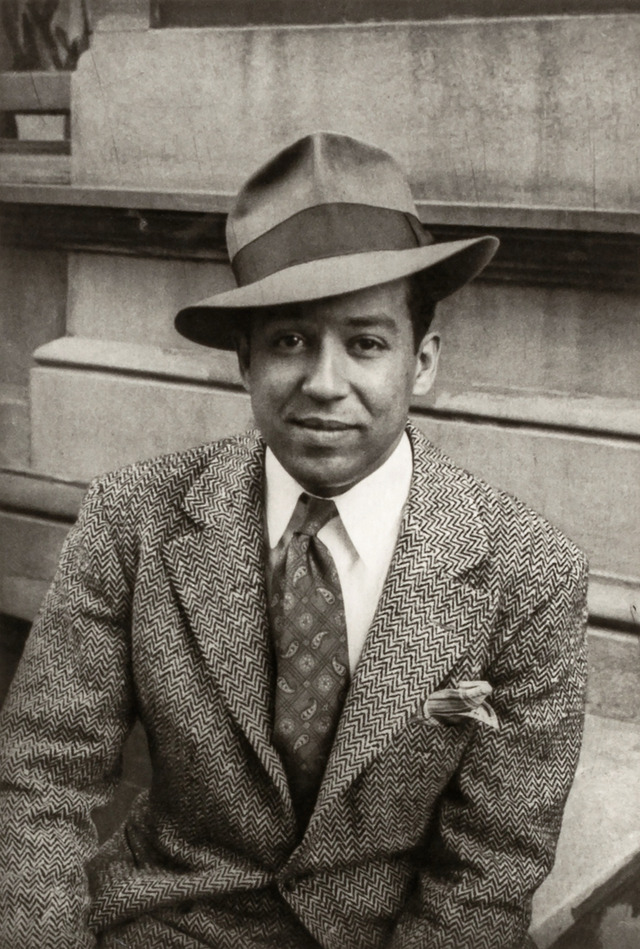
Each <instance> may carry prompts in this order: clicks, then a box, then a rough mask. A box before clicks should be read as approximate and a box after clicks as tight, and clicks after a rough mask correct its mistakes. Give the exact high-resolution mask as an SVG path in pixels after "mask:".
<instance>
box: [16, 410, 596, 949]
mask: <svg viewBox="0 0 640 949" xmlns="http://www.w3.org/2000/svg"><path fill="white" fill-rule="evenodd" d="M409 434H410V438H411V441H412V445H413V451H414V477H413V482H412V487H411V492H410V497H409V500H408V503H407V506H406V509H405V513H404V517H403V521H402V526H401V530H400V535H399V539H398V544H397V548H396V551H395V554H394V557H393V561H392V564H391V567H390V571H389V575H388V579H387V582H386V586H385V588H384V592H383V594H382V598H381V601H380V604H379V608H378V611H377V614H376V617H375V619H374V621H373V624H372V627H371V629H370V632H369V635H368V639H367V641H366V644H365V647H364V651H363V654H362V658H361V660H360V663H359V665H358V667H357V670H356V672H355V675H354V677H353V681H352V686H351V690H350V693H349V695H348V698H347V702H346V706H345V708H344V712H343V715H342V718H341V722H340V725H339V729H338V733H337V737H336V740H335V745H334V748H333V751H332V753H331V757H330V760H329V763H328V767H327V771H326V775H325V778H324V781H323V784H322V788H321V791H320V796H319V799H318V803H317V807H316V810H315V812H314V815H313V817H312V819H311V822H310V824H309V827H308V830H307V832H306V833H305V836H304V839H303V840H302V841H301V842H300V841H297V840H296V838H295V831H294V827H295V823H294V814H293V810H292V805H291V800H290V797H289V792H288V788H287V782H286V779H285V774H284V771H283V768H282V764H281V762H280V760H279V758H278V755H277V753H276V752H275V750H274V748H273V746H272V744H271V716H272V707H271V706H272V699H271V696H272V678H273V666H272V657H271V645H270V634H269V628H268V620H267V614H266V608H265V593H264V576H263V536H262V531H263V527H262V524H263V511H262V493H263V484H262V478H263V454H264V446H263V444H262V443H261V441H260V440H259V438H258V437H257V436H256V435H254V434H249V435H245V436H241V437H237V438H232V439H229V440H226V441H223V442H219V443H217V444H213V445H210V446H207V447H203V448H197V449H194V450H192V451H188V452H186V453H182V454H176V455H172V456H169V457H164V458H160V459H156V460H154V461H150V462H145V463H142V464H137V465H134V466H131V467H129V468H126V469H124V470H122V471H118V472H116V473H114V474H111V475H107V476H106V477H104V478H101V479H98V480H97V481H96V482H95V483H94V484H93V486H92V487H91V489H90V491H89V493H88V496H87V498H86V501H85V504H84V506H83V508H82V512H81V514H80V517H79V520H78V523H77V525H76V527H75V528H74V529H73V530H72V532H71V534H70V536H69V538H68V541H67V543H66V545H65V549H64V552H63V555H62V559H61V562H60V567H59V570H58V573H57V576H56V578H55V581H54V583H53V586H52V588H51V590H50V592H49V594H48V597H47V599H46V601H45V604H44V606H43V609H42V611H41V614H40V617H39V620H38V622H37V623H36V625H35V627H34V629H33V632H32V634H31V636H30V638H29V640H28V643H27V646H26V651H25V655H24V657H23V661H22V663H21V667H20V669H19V671H18V674H17V677H16V679H15V680H14V683H13V686H12V689H11V691H10V695H9V699H8V701H7V703H6V705H5V708H4V713H3V718H2V724H1V735H2V757H1V761H2V764H1V774H0V777H1V780H2V787H3V789H4V793H3V824H2V830H1V832H0V864H1V867H2V874H1V880H2V893H1V895H0V906H1V907H2V914H3V915H2V924H1V933H2V940H1V945H2V947H3V949H56V947H72V946H73V947H85V946H90V945H93V944H94V939H95V936H94V933H98V934H99V939H100V945H101V946H103V947H109V949H116V947H118V949H119V947H127V949H154V947H158V949H164V947H181V949H197V947H198V949H202V947H204V946H213V947H218V949H257V947H262V949H264V947H278V949H311V947H315V949H317V947H318V946H322V947H325V949H365V947H366V949H378V947H389V949H391V947H393V949H413V947H416V949H417V947H420V949H443V947H451V949H454V947H455V949H490V947H491V949H497V947H500V949H506V947H515V946H519V945H520V944H521V943H522V940H523V938H524V936H525V932H526V929H527V925H528V919H529V904H530V897H531V895H532V893H533V891H534V890H535V888H536V887H537V886H538V885H539V884H540V882H541V881H542V879H543V878H544V877H545V875H546V874H547V873H548V871H549V869H550V867H551V865H552V861H553V854H554V848H555V844H556V837H557V834H558V831H559V827H560V819H561V813H562V808H563V803H564V801H565V798H566V795H567V793H568V790H569V786H570V784H571V780H572V777H573V773H574V769H575V766H576V762H577V757H578V746H579V742H580V732H581V723H582V716H583V690H584V681H585V660H584V653H583V644H584V619H585V618H584V603H585V575H586V571H585V561H584V558H583V555H582V554H581V553H580V552H579V551H578V550H577V549H576V548H575V547H574V546H573V545H572V544H571V543H570V542H569V541H568V540H566V538H564V537H563V536H562V535H561V534H560V533H559V532H558V531H556V530H555V529H554V528H552V527H550V526H549V525H548V524H547V523H546V522H544V521H543V520H542V519H541V518H540V517H538V516H537V515H535V514H533V513H532V512H530V511H529V510H527V509H526V508H524V507H523V506H522V505H521V504H520V503H519V502H517V501H516V500H514V499H513V498H511V497H508V496H505V495H504V494H501V493H499V492H497V491H494V490H492V489H491V488H489V487H487V486H486V485H484V484H481V483H479V482H478V481H477V480H476V479H475V478H473V477H472V476H471V475H469V474H467V473H465V472H463V471H461V470H460V469H458V468H457V467H455V466H454V465H453V464H452V463H451V462H450V461H448V460H447V459H446V458H445V457H444V456H442V455H441V454H440V453H439V452H438V451H437V450H436V449H435V448H433V446H431V445H430V444H429V442H427V441H426V439H425V438H424V437H423V436H422V435H420V434H419V433H418V432H417V431H415V430H414V429H413V428H410V429H409ZM372 517H375V512H372ZM453 677H455V678H457V679H486V680H488V681H489V682H490V683H491V684H492V685H493V688H494V693H493V696H492V702H493V706H494V709H495V711H496V713H497V716H498V718H499V721H500V729H499V730H497V731H494V730H493V729H491V728H489V727H487V726H485V725H482V724H480V723H474V722H472V721H470V720H469V721H468V722H467V723H466V724H435V725H434V724H431V723H429V722H428V721H427V719H425V717H424V714H423V705H424V702H425V699H426V698H427V697H428V696H429V695H430V694H431V693H432V692H433V691H434V690H436V689H438V688H441V687H442V686H443V685H444V684H446V683H447V682H449V681H450V680H451V679H452V678H453ZM136 715H137V716H139V717H140V718H141V719H142V722H143V723H144V726H145V729H146V732H147V735H148V739H149V745H150V752H151V757H152V762H153V784H152V787H151V789H150V791H149V792H148V793H145V794H144V795H143V796H142V797H141V798H140V799H138V801H137V803H136V804H135V805H134V808H133V811H132V813H131V814H130V816H129V818H128V820H127V821H126V823H125V825H124V826H123V827H122V829H121V831H119V832H118V833H117V834H116V836H115V837H114V838H113V839H112V840H110V841H109V842H108V843H107V844H106V845H105V846H104V847H103V848H102V849H101V850H100V851H97V845H96V838H95V832H94V829H93V826H92V823H91V819H90V814H91V810H92V809H93V808H95V807H97V806H98V805H104V804H105V803H106V802H107V801H108V799H109V796H110V794H111V792H112V790H113V787H114V784H115V782H116V781H117V778H118V771H119V761H120V755H121V749H122V744H123V742H124V740H125V738H126V735H127V733H128V731H129V729H130V727H131V724H132V722H133V720H134V717H135V716H136Z"/></svg>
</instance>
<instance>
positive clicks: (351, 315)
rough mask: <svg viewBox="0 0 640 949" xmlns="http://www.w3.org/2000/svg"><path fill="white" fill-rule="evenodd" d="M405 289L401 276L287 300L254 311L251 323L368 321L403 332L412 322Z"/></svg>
mask: <svg viewBox="0 0 640 949" xmlns="http://www.w3.org/2000/svg"><path fill="white" fill-rule="evenodd" d="M408 291H409V282H408V280H407V279H406V278H403V279H401V280H394V281H393V282H392V283H385V284H379V285H377V286H374V287H367V288H366V289H364V290H356V291H354V292H353V293H345V294H343V295H342V296H337V297H327V298H325V299H322V300H309V301H303V302H301V303H288V304H286V305H284V306H280V307H270V308H269V309H265V310H263V311H255V312H254V321H253V322H254V325H255V324H256V323H258V324H259V325H269V324H271V323H274V322H282V321H285V322H312V323H322V324H337V325H345V326H350V325H358V326H364V325H366V324H370V325H378V326H380V327H381V328H383V327H386V328H387V329H389V330H395V331H402V330H403V329H404V328H405V327H406V326H409V325H410V321H411V316H410V310H409V304H408V300H409V292H408ZM255 317H257V320H256V319H255Z"/></svg>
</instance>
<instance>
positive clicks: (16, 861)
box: [0, 483, 133, 949]
mask: <svg viewBox="0 0 640 949" xmlns="http://www.w3.org/2000/svg"><path fill="white" fill-rule="evenodd" d="M129 608H130V594H129V589H128V586H127V583H126V582H125V579H124V572H123V569H122V565H121V563H120V561H119V558H118V555H117V552H116V546H115V544H114V542H113V539H112V536H111V531H110V529H109V524H108V521H107V517H106V515H105V512H104V504H103V492H102V487H101V485H100V483H96V484H95V485H94V486H93V487H92V488H91V490H90V491H89V493H88V495H87V497H86V499H85V502H84V504H83V507H82V510H81V512H80V516H79V519H78V522H77V524H76V526H75V527H74V528H73V529H72V531H71V532H70V534H69V536H68V538H67V541H66V543H65V546H64V548H63V552H62V555H61V559H60V563H59V566H58V571H57V573H56V577H55V579H54V582H53V585H52V587H51V589H50V591H49V593H48V595H47V597H46V599H45V602H44V604H43V607H42V610H41V612H40V615H39V617H38V619H37V621H36V623H35V624H34V627H33V629H32V632H31V634H30V636H29V639H28V640H27V644H26V646H25V652H24V655H23V657H22V660H21V663H20V666H19V668H18V671H17V673H16V677H15V679H14V681H13V683H12V686H11V689H10V691H9V695H8V697H7V701H6V703H5V706H4V708H3V711H2V715H1V717H0V906H1V907H2V911H1V913H0V917H1V921H0V947H1V949H17V947H20V949H32V947H33V949H48V947H53V946H55V947H59V949H63V947H64V949H67V947H73V949H79V947H88V946H91V945H93V944H94V939H93V937H92V935H91V934H90V932H89V930H88V929H87V926H86V912H87V909H88V902H89V897H88V892H87V880H86V874H85V865H86V862H87V861H88V859H89V858H90V857H91V856H92V855H93V853H94V852H95V849H96V846H97V842H96V832H95V828H94V825H93V822H92V820H91V811H92V810H93V809H94V808H95V807H97V806H102V805H104V804H105V803H107V802H108V800H109V799H110V797H111V795H112V792H113V789H114V787H115V783H116V781H117V778H118V777H119V770H120V758H121V749H122V745H123V742H124V740H125V737H126V735H127V732H128V730H129V728H130V725H131V720H132V714H133V713H132V688H131V683H130V679H129V636H128V633H127V629H128V625H129Z"/></svg>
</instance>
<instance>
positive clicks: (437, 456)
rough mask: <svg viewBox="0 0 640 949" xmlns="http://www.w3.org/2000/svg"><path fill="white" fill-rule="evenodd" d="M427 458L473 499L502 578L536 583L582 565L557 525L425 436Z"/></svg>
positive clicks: (551, 580) (553, 581)
mask: <svg viewBox="0 0 640 949" xmlns="http://www.w3.org/2000/svg"><path fill="white" fill-rule="evenodd" d="M426 450H427V452H428V454H429V457H430V460H431V463H432V464H433V465H434V466H435V468H436V470H438V471H439V473H440V477H441V478H442V479H443V481H449V482H450V483H452V484H455V485H456V488H457V490H458V491H460V492H462V494H463V495H464V496H465V498H466V499H467V500H469V501H471V503H472V504H473V506H474V508H475V510H476V511H477V515H478V518H479V520H480V522H481V524H482V530H483V532H484V534H485V536H486V541H487V544H488V549H489V557H490V560H491V561H492V562H493V563H494V564H495V566H496V567H497V568H498V569H499V571H500V572H501V574H502V576H503V577H504V579H505V582H508V580H509V578H511V579H512V580H513V582H519V583H522V582H524V581H525V580H526V581H529V582H531V583H533V584H534V585H539V586H542V587H545V586H547V587H548V586H549V585H550V584H557V583H558V582H560V581H561V580H562V578H563V577H565V576H567V575H568V574H569V573H573V574H575V575H581V574H583V573H585V572H586V571H587V568H588V564H587V558H586V555H585V553H584V551H582V550H581V549H580V547H579V546H578V545H577V544H576V543H574V541H573V540H571V538H569V537H568V536H567V534H566V533H565V532H564V531H563V530H562V529H561V528H560V527H558V526H556V525H554V524H552V523H551V522H550V521H549V520H548V519H547V518H546V517H544V516H543V515H542V514H540V513H538V512H537V511H536V510H534V509H533V508H532V507H530V506H529V505H528V504H526V503H524V502H523V501H522V500H521V499H520V498H518V497H516V496H515V495H513V494H511V493H509V492H508V491H504V490H501V489H500V488H497V487H495V486H494V485H491V484H489V483H488V482H487V481H485V480H484V479H482V478H481V477H478V476H477V475H475V474H473V473H472V472H470V471H468V470H467V469H465V468H462V467H460V466H459V465H457V464H456V463H455V462H454V461H452V460H451V458H449V457H448V456H447V455H446V454H445V453H444V452H442V451H441V450H440V449H439V448H437V447H436V446H434V445H432V444H431V443H430V442H428V441H426Z"/></svg>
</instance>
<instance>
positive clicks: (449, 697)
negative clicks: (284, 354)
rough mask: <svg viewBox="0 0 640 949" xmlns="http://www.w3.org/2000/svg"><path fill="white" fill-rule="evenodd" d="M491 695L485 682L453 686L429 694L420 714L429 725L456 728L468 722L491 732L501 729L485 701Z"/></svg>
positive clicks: (462, 683)
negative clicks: (456, 725) (485, 727)
mask: <svg viewBox="0 0 640 949" xmlns="http://www.w3.org/2000/svg"><path fill="white" fill-rule="evenodd" d="M492 692H493V689H492V687H491V686H490V685H489V683H488V682H485V681H484V680H482V679H480V680H475V681H473V682H452V684H451V686H450V687H449V688H448V689H441V690H440V691H439V692H432V693H431V695H430V696H429V697H428V699H427V700H426V702H425V703H424V705H423V706H422V711H423V714H424V717H425V719H426V720H427V721H428V722H431V723H432V724H434V725H435V724H437V723H438V722H448V723H450V724H455V723H456V722H461V721H462V720H463V719H465V718H470V719H472V720H475V721H477V722H480V723H481V724H483V725H489V727H490V728H500V723H499V721H498V716H497V715H496V713H495V712H494V710H493V708H492V707H491V705H490V704H489V702H488V701H487V699H488V697H489V696H490V695H491V693H492Z"/></svg>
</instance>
